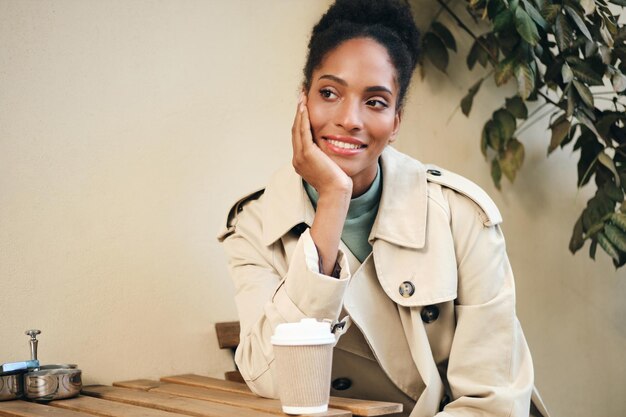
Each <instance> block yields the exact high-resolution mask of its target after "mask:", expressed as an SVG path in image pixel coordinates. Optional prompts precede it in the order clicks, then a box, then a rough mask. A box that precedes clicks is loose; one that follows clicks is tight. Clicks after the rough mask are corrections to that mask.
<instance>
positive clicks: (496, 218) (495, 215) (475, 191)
mask: <svg viewBox="0 0 626 417" xmlns="http://www.w3.org/2000/svg"><path fill="white" fill-rule="evenodd" d="M426 173H427V176H426V178H427V180H428V181H430V182H434V183H436V184H439V185H442V186H444V187H447V188H450V189H452V190H454V191H456V192H458V193H460V194H463V195H464V196H466V197H468V198H469V199H471V200H472V201H473V202H474V203H476V204H477V205H478V206H479V207H480V208H481V209H482V211H483V212H484V213H485V215H486V216H487V219H488V221H487V222H486V223H485V225H487V226H494V225H496V224H500V223H502V215H501V214H500V210H498V207H497V206H496V203H494V202H493V200H492V199H491V197H489V195H488V194H487V193H486V192H485V190H483V189H482V188H480V187H479V186H478V185H476V184H474V183H473V182H472V181H470V180H468V179H467V178H465V177H463V176H461V175H459V174H455V173H454V172H451V171H447V170H445V169H442V168H439V167H438V166H435V165H426Z"/></svg>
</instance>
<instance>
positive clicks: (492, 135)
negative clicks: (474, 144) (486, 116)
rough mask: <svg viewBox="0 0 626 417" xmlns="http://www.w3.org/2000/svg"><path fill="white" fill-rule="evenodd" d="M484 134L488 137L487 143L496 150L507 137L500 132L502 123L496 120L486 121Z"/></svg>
mask: <svg viewBox="0 0 626 417" xmlns="http://www.w3.org/2000/svg"><path fill="white" fill-rule="evenodd" d="M483 129H484V134H485V136H486V138H487V145H489V147H491V149H494V150H496V151H499V150H500V148H501V147H502V144H503V143H504V140H505V138H503V137H501V134H500V130H501V129H500V123H499V122H497V121H495V120H493V119H492V120H489V121H488V122H487V123H485V127H484V128H483Z"/></svg>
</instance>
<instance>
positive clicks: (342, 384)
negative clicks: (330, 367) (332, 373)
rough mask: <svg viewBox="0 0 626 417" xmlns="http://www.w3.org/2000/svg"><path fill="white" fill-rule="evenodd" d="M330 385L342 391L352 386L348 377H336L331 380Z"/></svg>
mask: <svg viewBox="0 0 626 417" xmlns="http://www.w3.org/2000/svg"><path fill="white" fill-rule="evenodd" d="M332 385H333V388H334V389H336V390H337V391H343V390H347V389H348V388H350V387H351V386H352V381H350V380H349V379H348V378H337V379H335V380H334V381H333V383H332Z"/></svg>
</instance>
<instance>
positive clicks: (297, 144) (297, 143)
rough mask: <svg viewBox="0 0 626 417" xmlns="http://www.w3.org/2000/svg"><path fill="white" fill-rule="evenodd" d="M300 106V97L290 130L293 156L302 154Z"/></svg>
mask: <svg viewBox="0 0 626 417" xmlns="http://www.w3.org/2000/svg"><path fill="white" fill-rule="evenodd" d="M301 106H302V95H300V100H298V106H297V107H296V115H295V117H294V120H293V127H292V128H291V145H292V147H293V154H294V156H296V155H298V154H300V153H301V152H302V142H301V140H300V123H301V120H302V112H301V111H300V109H301Z"/></svg>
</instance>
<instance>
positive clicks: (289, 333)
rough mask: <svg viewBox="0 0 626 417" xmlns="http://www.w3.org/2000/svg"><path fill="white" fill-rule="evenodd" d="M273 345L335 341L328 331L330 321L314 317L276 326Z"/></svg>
mask: <svg viewBox="0 0 626 417" xmlns="http://www.w3.org/2000/svg"><path fill="white" fill-rule="evenodd" d="M271 341H272V344H273V345H281V346H299V345H325V344H329V343H335V336H334V335H333V334H332V333H331V332H330V323H329V322H327V321H317V320H316V319H302V320H300V321H299V322H297V323H282V324H279V325H278V326H276V330H275V331H274V335H273V336H272V339H271Z"/></svg>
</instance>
